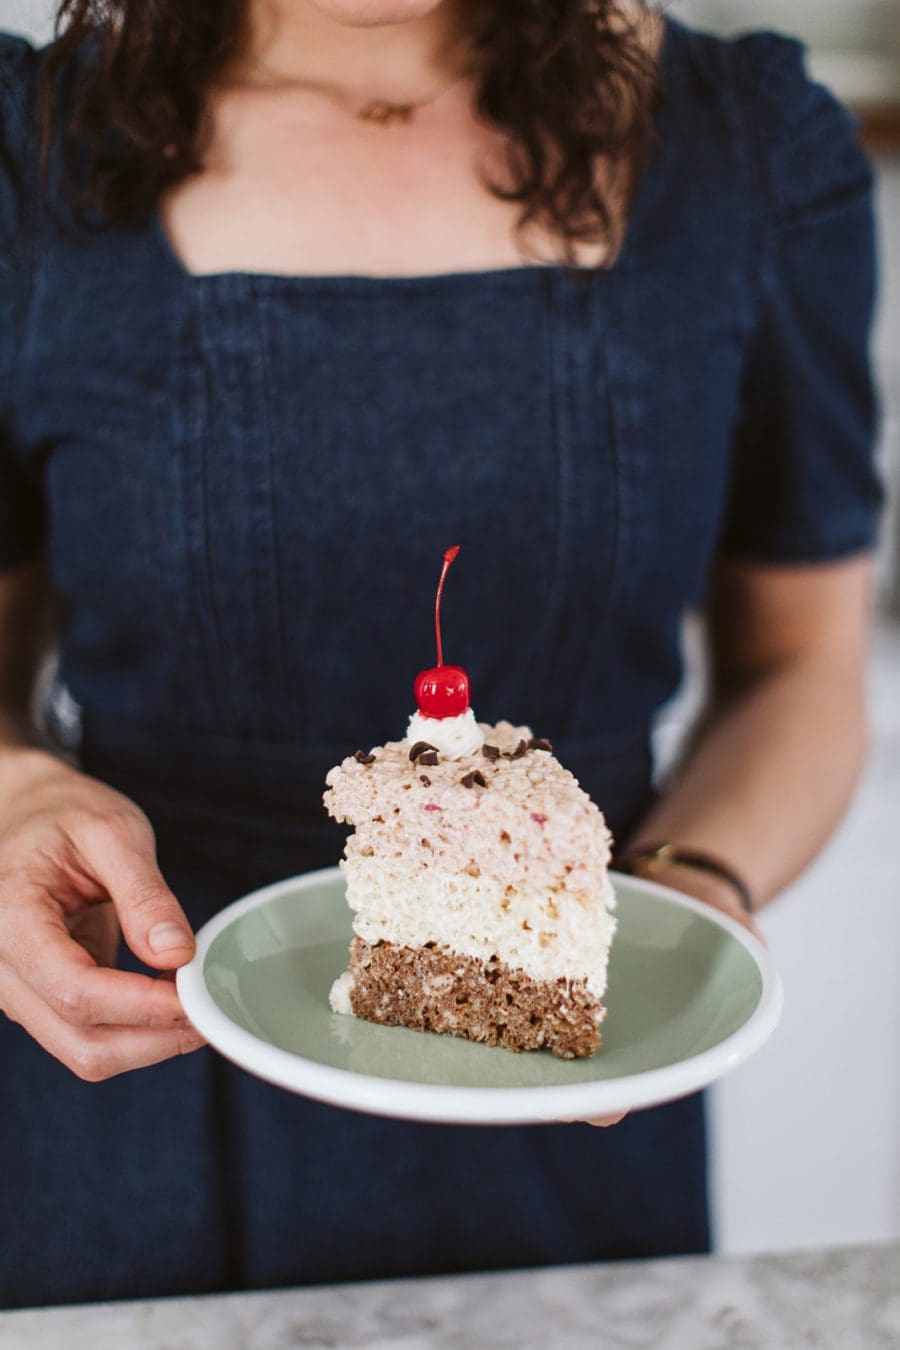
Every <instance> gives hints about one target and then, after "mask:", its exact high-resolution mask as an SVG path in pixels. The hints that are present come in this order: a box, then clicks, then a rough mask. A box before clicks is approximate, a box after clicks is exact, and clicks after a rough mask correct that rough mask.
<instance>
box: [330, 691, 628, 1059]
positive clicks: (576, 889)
mask: <svg viewBox="0 0 900 1350" xmlns="http://www.w3.org/2000/svg"><path fill="white" fill-rule="evenodd" d="M445 669H446V668H445ZM451 669H453V668H451ZM432 724H433V725H432ZM460 747H462V749H461V748H460ZM325 805H326V807H327V809H328V811H329V812H330V814H331V815H332V816H334V817H335V819H337V820H339V821H344V822H346V823H349V824H350V825H352V826H353V827H354V830H353V833H352V834H351V835H350V837H349V838H348V840H347V844H346V848H345V856H344V859H343V861H342V863H341V867H342V869H343V872H344V876H345V877H346V881H347V900H348V902H349V904H350V907H351V909H352V910H353V911H354V920H353V931H354V934H355V936H354V938H353V941H352V944H351V948H350V968H349V970H348V971H346V972H345V973H344V974H343V975H341V976H340V977H339V978H338V980H336V981H335V984H334V987H333V989H332V991H331V1005H332V1007H333V1008H334V1010H335V1011H336V1012H344V1013H355V1014H356V1015H357V1016H358V1017H363V1018H367V1019H368V1020H369V1021H372V1022H379V1023H383V1024H385V1025H388V1026H407V1027H413V1028H415V1029H417V1030H422V1031H434V1032H441V1033H444V1034H447V1035H454V1036H463V1037H465V1038H467V1039H468V1040H472V1041H481V1042H484V1043H485V1044H488V1045H499V1046H503V1047H504V1048H505V1049H507V1050H515V1051H522V1050H540V1049H548V1050H551V1051H552V1052H553V1054H554V1055H557V1056H559V1057H560V1058H563V1059H572V1058H575V1057H582V1056H586V1055H590V1054H592V1053H593V1052H594V1051H595V1050H596V1049H597V1047H598V1046H599V1044H600V1023H601V1021H602V1020H603V1017H604V1007H603V995H604V991H605V988H606V969H607V961H608V956H609V949H610V944H611V942H612V938H613V933H614V931H615V917H614V914H613V908H614V904H615V901H614V895H613V891H612V886H611V884H610V881H609V877H608V873H607V869H608V864H609V858H610V834H609V831H608V830H607V828H606V825H605V823H604V820H603V816H602V815H601V813H600V811H599V810H598V808H597V807H596V806H595V805H594V803H593V802H592V801H591V800H590V798H589V797H588V795H587V794H586V793H585V792H584V791H583V790H582V789H581V787H580V786H579V785H578V782H577V780H576V779H575V778H574V777H573V775H572V774H571V773H569V772H568V770H566V769H565V768H563V766H562V765H561V764H560V763H559V761H558V760H557V759H556V758H555V757H554V755H553V753H552V750H551V748H550V746H549V744H548V743H547V742H546V741H543V740H535V739H534V738H533V737H532V733H531V730H530V728H529V727H527V726H512V725H511V724H510V723H508V722H498V723H497V724H496V726H490V725H486V724H479V723H476V722H475V720H474V716H473V714H472V712H471V709H466V711H465V712H463V713H457V714H454V715H452V716H450V717H445V718H434V717H429V716H427V715H422V714H421V712H420V714H417V715H414V716H413V718H412V719H411V723H410V731H409V734H408V735H407V737H406V738H405V739H404V740H400V741H391V742H388V743H387V744H386V745H383V746H376V747H375V748H374V749H373V750H372V751H371V752H369V753H364V752H363V751H357V753H356V755H355V756H351V757H349V758H347V759H345V760H344V761H343V763H341V764H340V765H338V766H336V767H335V768H333V769H332V770H331V771H330V772H329V774H328V777H327V791H326V793H325Z"/></svg>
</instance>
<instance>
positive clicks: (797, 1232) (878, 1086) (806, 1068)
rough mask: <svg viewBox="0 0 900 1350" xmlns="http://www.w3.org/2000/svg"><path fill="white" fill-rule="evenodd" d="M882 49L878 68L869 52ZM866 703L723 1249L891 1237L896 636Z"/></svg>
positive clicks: (894, 291)
mask: <svg viewBox="0 0 900 1350" xmlns="http://www.w3.org/2000/svg"><path fill="white" fill-rule="evenodd" d="M188 2H189V0H188ZM889 7H890V13H889V12H888V6H886V5H885V4H884V2H883V0H874V3H871V2H870V0H863V3H860V4H857V3H854V5H852V6H848V5H846V4H845V3H841V2H840V0H802V3H801V2H800V0H795V3H794V4H792V5H791V6H790V8H789V9H788V7H786V6H784V5H783V4H768V5H767V4H765V3H753V0H746V2H745V3H741V0H693V3H684V4H681V5H679V6H678V9H677V12H681V13H683V14H685V16H686V17H689V18H690V17H692V16H694V15H698V14H699V16H700V17H701V18H707V19H711V20H712V21H716V20H722V21H724V22H725V24H726V26H728V25H729V24H731V25H732V26H738V27H752V26H761V25H772V26H779V24H785V25H786V24H787V23H788V22H789V21H790V22H793V23H794V24H795V27H796V28H803V27H804V26H805V27H806V28H807V30H808V29H809V26H810V25H812V27H813V29H814V30H815V33H814V35H815V34H820V33H822V32H825V31H826V30H827V31H831V32H832V33H833V32H834V31H835V28H834V26H833V25H832V27H831V28H830V29H829V28H828V23H827V22H826V21H830V20H835V19H838V20H839V19H840V18H841V15H843V16H844V17H845V18H848V17H850V16H851V15H852V18H853V21H854V24H855V25H856V27H855V31H862V29H861V27H860V24H861V21H862V18H863V14H864V11H865V14H866V15H868V16H869V18H870V19H872V16H873V15H874V20H873V22H874V23H875V24H883V25H884V26H883V27H882V28H879V29H877V31H878V32H879V33H880V34H882V35H883V34H885V33H888V32H889V31H890V32H893V31H894V30H893V28H891V27H890V25H891V24H892V22H893V15H894V13H895V12H896V14H897V16H898V17H900V6H897V7H896V11H895V0H889ZM49 10H50V6H49V5H48V4H46V3H44V0H0V27H2V28H6V29H13V30H16V31H20V32H26V33H28V34H29V35H30V36H32V37H43V36H46V33H47V31H48V21H47V15H48V13H49ZM876 10H877V11H878V12H877V14H876ZM801 21H802V22H801ZM838 27H840V25H839V24H838ZM897 29H898V33H900V23H898V24H897ZM872 31H875V29H874V28H873V29H872ZM879 45H880V47H881V48H882V55H883V54H884V42H883V41H882V39H881V38H879ZM897 51H898V52H900V45H898V48H897ZM857 69H858V68H857ZM894 69H895V67H894V65H893V58H891V64H889V65H887V66H885V65H882V67H881V71H882V75H881V76H880V77H879V78H884V79H887V80H888V81H890V80H891V79H892V78H893V71H894ZM854 78H856V77H854ZM880 167H881V169H882V181H881V188H880V204H881V221H882V234H883V246H882V254H883V258H884V262H885V273H886V275H885V289H884V295H883V299H882V307H881V315H880V322H879V329H878V339H877V360H878V365H879V369H880V371H881V375H882V382H883V386H884V390H885V400H886V417H885V456H886V459H890V460H891V461H892V462H893V463H895V464H896V463H897V462H898V461H900V450H898V426H900V160H898V161H894V162H890V161H887V162H885V163H883V164H882V165H881V166H880ZM823 284H824V283H823ZM885 555H886V556H887V547H886V549H885ZM891 570H893V569H891ZM872 688H873V719H874V736H873V746H872V753H871V757H870V763H869V767H868V770H867V773H866V776H865V779H864V782H863V784H862V787H861V790H860V793H859V795H858V798H857V800H856V803H855V805H854V807H853V809H852V811H851V813H850V815H849V817H848V819H847V821H846V822H845V824H844V826H843V828H842V829H841V830H840V832H839V834H838V836H837V837H836V838H835V840H834V841H833V842H832V844H831V846H830V847H829V848H828V849H827V850H826V852H825V853H824V854H823V856H822V857H821V858H820V859H819V861H818V862H817V864H816V865H815V866H814V867H813V868H812V869H811V870H810V872H809V873H808V874H807V875H806V876H805V877H804V878H803V879H802V880H801V881H800V882H799V883H798V884H797V885H795V886H794V887H792V888H791V890H790V891H789V893H788V894H787V895H785V896H784V897H783V898H782V899H781V900H780V901H779V903H778V904H777V906H776V907H775V908H773V909H772V910H770V911H768V913H767V914H766V916H765V918H764V924H763V926H764V928H765V931H766V935H767V937H768V940H769V942H770V945H771V947H772V950H773V951H774V953H775V955H776V957H777V960H778V962H779V965H780V967H781V970H782V974H783V978H784V982H785V988H786V1006H785V1014H784V1020H783V1022H782V1025H781V1027H780V1028H779V1031H778V1032H777V1034H776V1036H775V1037H774V1039H773V1040H772V1042H771V1043H770V1045H769V1046H768V1047H767V1048H766V1049H765V1050H764V1051H762V1052H761V1053H760V1054H759V1055H758V1056H757V1057H756V1059H755V1060H753V1061H751V1062H750V1063H749V1064H748V1065H745V1066H744V1067H743V1068H742V1069H741V1070H739V1071H738V1072H737V1073H736V1074H735V1075H734V1076H733V1077H732V1078H730V1079H727V1080H725V1082H723V1083H722V1084H721V1085H720V1086H719V1087H718V1088H717V1089H716V1090H715V1092H714V1093H713V1103H712V1106H713V1125H714V1152H713V1165H714V1205H715V1211H716V1216H717V1228H718V1237H719V1244H720V1246H721V1247H722V1248H724V1249H725V1250H729V1251H747V1250H754V1249H761V1248H771V1247H780V1248H784V1247H791V1246H804V1245H823V1244H837V1243H843V1242H855V1241H866V1240H872V1239H877V1238H884V1237H900V627H892V626H891V625H889V624H888V623H884V624H882V626H881V628H880V631H879V634H878V643H877V651H876V659H875V661H874V663H873V672H872ZM690 701H691V700H690V697H688V699H687V705H688V706H689V704H690ZM685 706H686V705H685V702H682V703H681V704H680V705H679V707H678V708H676V709H673V711H672V712H671V713H670V714H669V717H668V718H667V722H668V726H669V731H668V733H667V734H671V733H673V732H674V733H677V729H678V725H679V723H680V722H681V721H682V720H683V717H684V709H685Z"/></svg>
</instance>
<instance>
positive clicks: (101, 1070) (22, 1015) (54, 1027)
mask: <svg viewBox="0 0 900 1350" xmlns="http://www.w3.org/2000/svg"><path fill="white" fill-rule="evenodd" d="M8 997H9V995H8ZM11 1001H12V1005H13V1006H12V1008H11V1014H12V1016H13V1018H14V1020H15V1021H17V1022H20V1023H21V1025H22V1026H23V1027H24V1028H25V1030H26V1031H27V1032H28V1033H29V1034H30V1035H31V1036H33V1037H34V1039H35V1040H36V1041H37V1042H38V1044H39V1045H41V1046H43V1048H44V1049H45V1050H47V1051H48V1052H49V1053H50V1054H51V1055H53V1056H54V1058H55V1059H58V1060H59V1061H60V1062H61V1063H62V1064H64V1065H65V1066H66V1067H67V1068H68V1069H71V1070H72V1072H73V1073H74V1074H75V1075H76V1076H77V1077H78V1078H81V1079H83V1080H84V1081H85V1082H87V1083H99V1082H102V1081H104V1080H105V1079H107V1078H114V1077H115V1076H116V1075H117V1074H120V1073H125V1072H127V1071H128V1070H129V1069H144V1068H147V1067H149V1066H150V1065H151V1064H159V1063H161V1062H162V1061H163V1060H165V1059H172V1058H174V1057H175V1056H176V1055H187V1054H190V1053H192V1051H194V1050H199V1049H200V1048H201V1046H203V1045H204V1044H205V1041H204V1040H203V1037H202V1036H201V1035H200V1033H199V1032H197V1031H195V1030H194V1028H193V1027H191V1026H189V1025H188V1026H184V1027H178V1028H170V1029H168V1030H155V1029H150V1028H146V1027H89V1028H76V1027H72V1026H70V1025H69V1024H68V1023H66V1022H64V1021H63V1020H62V1019H61V1018H59V1017H57V1016H56V1014H55V1013H53V1012H52V1011H51V1010H50V1009H49V1008H47V1006H46V1005H45V1004H44V1003H42V1002H41V1001H40V1000H37V999H36V998H35V996H34V995H33V994H32V993H31V992H30V991H29V990H27V989H25V987H24V986H23V985H21V983H20V985H19V988H18V989H17V990H16V991H14V993H13V995H12V997H11Z"/></svg>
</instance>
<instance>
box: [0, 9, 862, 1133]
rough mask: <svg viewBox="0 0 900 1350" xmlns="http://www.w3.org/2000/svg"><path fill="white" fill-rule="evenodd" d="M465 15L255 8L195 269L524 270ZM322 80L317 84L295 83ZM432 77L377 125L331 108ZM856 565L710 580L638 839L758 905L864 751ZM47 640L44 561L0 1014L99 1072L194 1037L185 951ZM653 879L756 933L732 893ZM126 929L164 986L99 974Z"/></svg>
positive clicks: (149, 838)
mask: <svg viewBox="0 0 900 1350" xmlns="http://www.w3.org/2000/svg"><path fill="white" fill-rule="evenodd" d="M462 13H463V11H462V10H461V9H460V8H459V7H458V6H455V5H452V4H450V3H446V0H445V2H442V3H434V2H433V0H305V2H304V0H260V2H259V3H257V4H254V5H252V7H251V10H250V18H251V24H250V37H249V43H248V48H247V51H246V54H245V56H244V58H243V60H242V62H241V63H240V64H239V65H237V66H236V67H235V68H233V69H232V70H230V71H228V72H226V73H225V75H224V76H223V79H222V81H221V83H220V85H219V86H218V87H217V89H216V90H215V91H214V92H213V97H212V101H211V113H212V122H213V131H212V140H211V144H210V147H209V156H208V168H207V170H206V171H205V172H204V173H202V174H200V175H197V176H196V177H194V178H192V179H191V180H189V181H188V182H186V183H185V184H182V185H181V186H179V187H178V189H177V190H176V191H175V192H173V193H172V194H170V196H169V197H168V198H167V199H166V200H165V201H164V202H163V203H162V204H161V214H162V218H163V221H164V223H165V225H166V228H167V230H168V232H169V237H170V241H171V243H172V247H173V249H174V250H175V251H176V253H177V254H178V255H179V256H180V258H181V260H182V262H183V264H184V266H185V267H187V268H188V269H189V270H191V271H197V272H216V271H227V270H232V269H237V270H251V271H252V270H256V271H262V272H285V273H297V272H303V273H306V274H310V273H315V272H321V273H346V272H355V271H358V272H363V273H367V274H369V275H379V274H383V275H402V274H404V273H413V274H421V273H427V272H446V271H457V270H467V269H469V270H483V269H489V268H495V267H512V266H518V265H521V264H522V263H524V262H526V261H528V259H527V258H526V256H525V255H524V254H523V251H522V248H521V246H520V244H519V242H518V241H517V240H516V238H515V235H514V232H513V225H514V218H515V211H514V208H510V207H509V206H507V205H504V204H503V203H500V202H497V201H496V200H495V199H493V198H492V197H490V196H489V194H488V193H486V192H485V191H484V189H483V187H482V186H481V185H480V182H479V179H478V174H477V171H476V166H477V165H478V164H479V163H480V164H486V163H488V164H489V163H492V162H494V161H493V160H492V156H496V154H497V151H498V148H499V145H498V141H497V137H496V134H495V133H494V132H493V131H491V130H490V129H488V128H485V127H483V126H481V125H480V124H479V123H478V122H477V120H476V119H475V118H474V117H473V115H472V112H471V108H470V100H471V85H470V83H469V82H468V81H467V79H466V77H465V76H464V75H461V71H463V70H464V69H465V65H466V55H467V54H466V45H465V32H464V30H461V29H460V22H459V20H460V15H461V14H462ZM656 39H657V34H656V32H655V31H654V30H648V38H647V40H648V42H654V41H656ZM335 71H339V72H340V81H341V83H340V85H339V86H338V85H334V72H335ZM323 80H327V81H328V82H329V84H330V85H332V86H333V88H332V89H331V91H330V93H328V94H327V95H326V94H324V93H323V92H322V91H321V88H318V87H317V88H313V89H310V87H309V84H310V82H312V83H313V84H314V85H321V82H322V81H323ZM440 89H443V90H444V92H443V93H441V94H440V95H439V97H437V99H436V101H434V102H432V103H430V105H429V106H428V107H427V108H425V109H424V110H423V111H422V112H420V113H419V114H417V116H416V118H415V119H414V120H413V121H412V123H410V124H408V125H406V126H402V127H397V126H395V127H392V128H390V129H389V130H386V129H384V128H380V127H373V126H370V125H366V124H364V123H360V122H358V121H356V120H355V119H353V118H352V117H349V116H348V115H347V111H346V107H345V106H341V103H340V100H344V102H345V103H346V104H349V105H350V106H361V105H362V104H364V103H367V102H369V101H371V100H373V99H388V100H391V101H405V100H409V99H422V98H427V97H429V96H430V95H431V94H432V93H434V92H436V91H439V90H440ZM336 99H337V101H336ZM398 219H402V221H403V229H402V231H401V230H398V228H397V222H398ZM540 242H541V241H537V243H538V245H540ZM544 242H545V244H547V245H548V246H549V245H550V243H551V241H544ZM551 252H552V251H551ZM585 261H588V262H594V261H597V259H596V258H592V259H590V258H586V259H585ZM870 574H871V567H870V563H869V561H868V560H867V559H865V558H853V559H849V560H846V561H842V562H839V563H835V564H830V565H826V566H815V567H790V568H788V567H782V568H777V567H760V566H751V565H738V564H729V565H727V566H722V567H721V568H720V569H719V571H718V572H717V574H716V577H715V579H714V587H713V598H712V602H711V606H710V630H709V631H710V644H711V651H712V657H713V672H714V679H713V688H712V691H711V696H710V700H709V706H708V709H707V713H706V717H705V719H704V721H703V725H702V727H701V729H700V732H699V733H698V736H697V739H696V742H695V745H694V747H693V748H692V751H691V753H690V754H689V755H688V757H687V758H686V760H685V763H684V764H683V766H682V768H681V770H680V771H679V773H678V774H677V776H676V778H675V781H674V782H673V784H672V785H671V788H670V790H669V791H668V793H667V794H666V796H665V798H664V800H663V801H662V802H661V804H660V805H659V806H658V807H657V808H656V810H655V811H654V813H653V815H652V816H651V818H650V819H648V820H647V821H646V822H645V823H644V825H643V826H642V827H641V829H640V831H639V832H638V835H637V836H636V838H635V840H634V841H633V842H635V843H640V842H641V841H647V840H657V839H668V840H670V841H673V842H677V843H681V844H686V845H687V844H689V845H694V846H696V847H700V848H703V849H706V850H707V851H709V852H712V853H715V854H718V855H720V856H721V857H722V858H725V859H727V860H728V861H730V862H731V863H732V865H733V866H734V867H736V868H737V869H738V870H739V871H740V872H741V873H742V875H743V876H744V877H745V879H746V880H747V882H748V883H749V885H750V887H751V890H752V892H753V894H754V897H755V899H756V902H757V905H758V906H762V905H763V904H765V903H767V902H768V901H769V900H770V899H771V898H772V897H773V896H774V895H775V894H776V893H777V891H778V890H780V889H781V888H782V887H783V886H785V885H786V884H787V883H788V882H789V881H790V880H791V879H792V878H793V877H794V876H796V874H797V873H798V872H799V871H800V870H801V869H802V868H803V867H804V866H805V865H806V864H807V863H808V862H809V860H810V859H811V858H812V857H813V856H814V855H815V853H816V852H817V850H818V849H819V848H820V847H821V845H822V843H823V841H824V840H825V838H826V837H827V836H828V834H829V833H830V831H831V830H832V829H833V828H834V826H835V825H836V823H837V821H838V820H839V818H840V816H841V814H842V812H843V810H844V808H845V806H846V803H847V801H848V799H849V797H850V794H851V792H852V789H853V785H854V783H855V781H856V778H857V775H858V773H859V769H860V764H861V761H862V757H863V751H864V743H865V711H864V694H863V690H864V671H865V664H866V650H867V642H868V616H869V607H870V601H869V595H870V586H871V575H870ZM53 632H54V616H53V607H52V599H51V596H50V590H49V587H48V585H47V582H46V575H45V572H44V569H43V566H42V565H41V564H39V563H38V564H33V565H29V566H26V567H23V568H19V569H17V570H14V571H10V572H7V573H6V574H5V575H3V576H0V1008H2V1010H3V1011H4V1012H5V1013H6V1014H7V1015H8V1016H9V1017H11V1018H13V1019H14V1020H15V1021H18V1022H20V1023H21V1024H22V1025H23V1026H24V1027H25V1028H26V1030H27V1031H28V1032H29V1033H30V1034H31V1035H32V1036H33V1037H34V1038H35V1039H36V1040H38V1041H39V1042H40V1043H41V1045H43V1046H44V1047H45V1048H46V1049H47V1050H48V1051H49V1052H50V1053H51V1054H53V1055H55V1056H56V1057H57V1058H58V1059H59V1060H61V1061H62V1062H63V1063H64V1064H66V1065H68V1066H69V1068H71V1069H72V1070H73V1071H74V1072H75V1073H76V1074H78V1075H79V1076H80V1077H82V1078H84V1079H87V1080H89V1081H97V1080H100V1079H103V1078H107V1077H110V1076H111V1075H113V1074H116V1073H120V1072H123V1071H125V1070H127V1069H133V1068H138V1067H141V1066H143V1065H146V1064H150V1063H154V1062H156V1061H158V1060H161V1059H164V1058H167V1057H168V1056H170V1055H174V1054H179V1053H184V1052H186V1051H189V1050H192V1049H194V1048H196V1047H197V1046H198V1045H199V1044H201V1040H200V1037H199V1036H198V1035H197V1033H196V1032H195V1031H193V1029H192V1028H190V1026H189V1025H188V1024H187V1022H186V1020H185V1018H184V1015H183V1012H182V1009H181V1006H180V1003H179V1001H178V998H177V994H176V992H175V989H174V986H173V985H172V983H171V974H172V972H173V971H174V970H175V969H176V968H177V967H178V966H180V965H182V964H184V963H185V962H186V961H187V960H189V959H190V957H191V955H192V954H193V949H194V943H193V937H192V935H191V933H190V928H189V925H188V923H187V920H186V918H185V916H184V913H183V911H182V909H181V907H180V905H179V903H178V900H177V898H176V897H175V896H174V895H173V894H172V892H171V890H170V889H169V888H168V886H167V885H166V882H165V880H164V878H163V877H162V876H161V875H160V872H159V869H158V867H157V863H156V856H155V845H154V839H153V832H152V828H151V826H150V824H149V822H148V820H147V818H146V817H145V816H144V815H143V813H142V812H141V811H140V810H139V809H138V808H137V807H136V806H135V805H134V804H133V803H132V802H130V801H128V800H127V799H126V798H124V797H123V796H121V795H120V794H119V793H117V792H115V791H113V790H112V789H111V788H109V787H107V786H106V785H105V784H103V783H100V782H98V781H96V780H94V779H91V778H89V777H87V776H86V775H84V774H81V773H79V772H77V771H76V770H75V769H73V768H71V767H69V766H68V765H67V764H65V763H63V762H62V761H61V760H59V759H58V758H56V757H54V756H52V755H50V754H48V753H46V752H45V751H43V750H41V749H39V748H37V747H36V745H35V743H34V742H35V733H34V729H33V727H32V726H31V723H30V720H29V716H28V695H29V690H30V687H31V684H32V682H33V679H34V675H35V672H36V669H37V665H38V662H39V659H40V656H41V653H42V652H43V651H44V650H45V649H46V648H47V647H48V645H49V644H50V643H51V642H52V640H53ZM655 875H656V876H657V878H658V879H659V880H660V881H662V882H664V883H667V884H669V885H672V886H675V887H677V888H679V889H681V890H684V891H686V892H689V893H691V894H693V895H696V896H699V897H700V898H701V899H703V900H705V901H706V902H707V903H709V904H711V905H713V906H714V907H715V908H717V909H720V910H722V911H723V912H724V913H727V914H730V915H731V916H732V917H734V918H736V919H737V920H738V921H739V922H741V923H743V924H744V925H745V926H746V927H747V928H748V929H750V930H751V931H754V932H758V930H756V928H755V925H754V923H753V921H752V920H750V919H749V918H748V917H747V916H746V915H745V914H744V912H743V910H742V909H741V908H740V905H739V903H738V901H737V898H736V896H735V895H734V893H733V891H732V889H731V887H729V886H728V885H727V884H725V883H723V882H720V881H718V880H717V879H716V878H714V877H711V876H709V875H708V874H706V873H703V872H700V871H697V870H694V869H691V868H685V867H674V866H668V867H667V868H665V869H663V870H661V871H659V872H658V873H656V874H655ZM120 930H121V932H122V934H123V935H124V938H125V940H126V942H127V943H128V945H129V947H130V948H131V949H132V951H133V952H134V953H135V954H136V955H137V956H138V957H140V958H141V959H142V960H143V961H144V962H146V964H147V965H148V966H150V967H151V968H153V969H155V970H156V971H158V972H159V978H156V979H154V978H151V977H149V976H142V975H133V974H129V973H125V972H121V971H116V970H114V969H112V966H113V964H114V961H115V952H116V947H117V945H118V941H119V932H120ZM612 1119H617V1118H611V1119H608V1120H605V1121H603V1122H591V1123H603V1124H608V1123H612Z"/></svg>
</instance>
